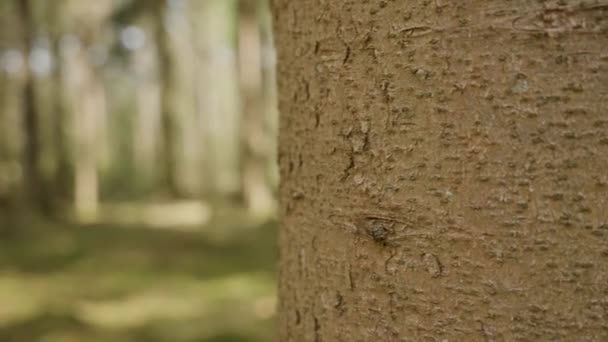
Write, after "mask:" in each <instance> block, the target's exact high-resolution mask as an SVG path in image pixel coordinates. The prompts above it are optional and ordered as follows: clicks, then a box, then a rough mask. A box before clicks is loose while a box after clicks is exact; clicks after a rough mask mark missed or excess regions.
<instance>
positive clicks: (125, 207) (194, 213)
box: [70, 201, 212, 230]
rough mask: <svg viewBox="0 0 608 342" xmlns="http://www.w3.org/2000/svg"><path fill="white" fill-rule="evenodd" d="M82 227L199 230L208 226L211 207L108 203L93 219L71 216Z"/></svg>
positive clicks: (188, 203) (190, 203) (183, 203)
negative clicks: (105, 225) (109, 225)
mask: <svg viewBox="0 0 608 342" xmlns="http://www.w3.org/2000/svg"><path fill="white" fill-rule="evenodd" d="M70 216H73V217H74V219H75V220H76V221H80V223H82V224H94V223H105V224H114V225H122V226H125V225H135V226H138V227H142V228H143V227H148V228H157V229H179V230H198V229H200V228H201V227H204V225H205V224H207V223H209V220H210V219H211V216H212V210H211V207H210V206H209V205H208V204H206V203H203V202H201V201H179V202H168V203H141V202H123V203H105V204H101V205H100V207H99V212H98V213H97V214H96V215H93V216H91V217H86V218H82V217H78V215H76V214H70Z"/></svg>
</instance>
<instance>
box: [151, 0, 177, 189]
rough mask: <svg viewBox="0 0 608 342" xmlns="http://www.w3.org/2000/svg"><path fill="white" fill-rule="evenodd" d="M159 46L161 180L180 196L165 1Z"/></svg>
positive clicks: (159, 3) (158, 5)
mask: <svg viewBox="0 0 608 342" xmlns="http://www.w3.org/2000/svg"><path fill="white" fill-rule="evenodd" d="M155 1H156V2H155V4H154V11H155V20H156V44H157V49H158V51H157V52H158V64H159V70H160V87H161V90H160V108H161V109H160V110H161V114H160V115H161V138H162V150H163V156H164V160H163V165H162V166H161V167H162V173H161V179H162V182H163V184H164V186H165V187H166V189H167V191H168V192H169V193H170V194H171V195H173V196H178V195H179V186H178V184H177V179H176V177H177V172H176V168H177V165H178V160H177V146H176V142H177V138H178V137H177V116H176V115H177V114H176V113H175V111H174V106H175V87H176V84H175V78H176V76H175V66H174V65H173V60H172V57H171V42H170V37H169V33H168V32H167V29H166V28H165V25H164V22H165V13H166V0H155Z"/></svg>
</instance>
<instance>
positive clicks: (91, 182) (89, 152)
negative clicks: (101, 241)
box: [73, 37, 106, 221]
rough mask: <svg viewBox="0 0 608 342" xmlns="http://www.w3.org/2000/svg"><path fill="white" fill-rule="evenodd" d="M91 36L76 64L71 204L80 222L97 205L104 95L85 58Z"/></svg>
mask: <svg viewBox="0 0 608 342" xmlns="http://www.w3.org/2000/svg"><path fill="white" fill-rule="evenodd" d="M90 41H92V39H90V37H87V38H85V39H84V40H83V48H81V49H80V51H79V52H78V57H77V61H76V63H77V64H76V65H73V68H75V69H76V72H77V73H78V75H77V78H78V89H75V90H74V91H75V92H77V94H78V97H76V98H75V105H76V107H75V108H76V114H75V115H74V130H75V138H76V141H75V144H76V146H75V150H76V153H75V167H74V168H75V171H74V172H75V177H74V181H75V183H74V205H75V210H76V214H77V216H78V218H79V219H81V220H85V221H86V220H91V219H94V218H95V217H96V215H97V213H98V205H99V174H98V166H99V164H98V161H99V155H100V154H99V152H100V150H101V148H100V139H99V137H100V135H99V130H98V129H99V121H100V118H101V117H102V116H103V115H104V113H105V110H106V106H105V92H104V89H103V84H101V83H100V81H99V79H98V76H97V75H96V74H95V70H94V67H93V66H92V65H91V63H90V61H89V58H88V49H87V48H86V47H87V46H89V43H90Z"/></svg>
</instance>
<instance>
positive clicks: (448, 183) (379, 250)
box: [274, 0, 608, 341]
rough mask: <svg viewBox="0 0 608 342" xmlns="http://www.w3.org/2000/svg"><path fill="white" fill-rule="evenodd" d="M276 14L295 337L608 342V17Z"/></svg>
mask: <svg viewBox="0 0 608 342" xmlns="http://www.w3.org/2000/svg"><path fill="white" fill-rule="evenodd" d="M274 14H275V27H276V32H277V33H276V34H277V46H278V50H279V91H280V112H281V115H282V117H281V121H280V132H281V133H280V152H279V154H280V156H279V160H280V168H281V180H282V185H281V191H280V198H281V201H282V208H281V220H282V228H281V231H280V245H281V253H280V257H281V266H280V267H281V272H280V309H279V315H278V317H279V320H280V337H281V340H282V341H410V340H411V341H441V340H447V339H449V340H450V341H451V340H462V341H474V340H562V339H563V340H594V341H600V340H607V339H608V319H607V318H608V300H607V298H608V211H606V210H605V209H606V207H607V205H608V195H607V191H608V175H607V173H606V169H608V134H607V128H608V116H607V114H606V111H605V110H606V106H607V105H608V2H606V1H576V0H572V1H524V0H516V1H508V2H506V1H498V0H490V1H488V0H484V1H481V0H479V1H464V2H449V1H443V0H438V1H427V0H412V1H389V0H369V1H355V0H349V1H340V2H335V1H327V0H302V1H291V0H275V1H274Z"/></svg>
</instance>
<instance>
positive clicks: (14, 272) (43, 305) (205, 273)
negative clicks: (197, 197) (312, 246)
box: [0, 211, 276, 342]
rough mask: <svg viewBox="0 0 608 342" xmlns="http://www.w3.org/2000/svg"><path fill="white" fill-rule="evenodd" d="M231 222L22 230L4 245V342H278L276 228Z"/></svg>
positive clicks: (0, 264)
mask: <svg viewBox="0 0 608 342" xmlns="http://www.w3.org/2000/svg"><path fill="white" fill-rule="evenodd" d="M228 212H229V211H228ZM228 212H226V213H228ZM226 213H225V214H226ZM230 217H231V216H230V215H223V214H221V213H220V214H219V215H216V217H214V218H210V221H209V222H208V224H206V225H205V226H199V227H198V228H197V229H191V230H187V231H184V230H175V229H171V227H165V228H167V229H149V227H148V226H146V225H142V226H137V225H133V224H132V225H120V226H118V225H115V224H95V225H86V226H83V225H58V224H49V223H40V222H28V223H24V222H22V223H19V224H17V225H15V227H14V228H13V229H11V230H12V233H11V234H9V235H8V237H3V238H2V239H1V240H0V303H3V305H2V306H0V341H19V342H28V341H62V342H63V341H177V342H179V341H272V340H274V333H273V331H274V316H275V306H276V300H275V259H276V246H275V231H276V227H275V226H276V224H275V223H266V224H252V223H251V222H248V221H247V220H246V215H243V214H235V215H232V218H233V220H230V219H229V218H230Z"/></svg>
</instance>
